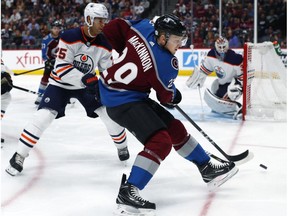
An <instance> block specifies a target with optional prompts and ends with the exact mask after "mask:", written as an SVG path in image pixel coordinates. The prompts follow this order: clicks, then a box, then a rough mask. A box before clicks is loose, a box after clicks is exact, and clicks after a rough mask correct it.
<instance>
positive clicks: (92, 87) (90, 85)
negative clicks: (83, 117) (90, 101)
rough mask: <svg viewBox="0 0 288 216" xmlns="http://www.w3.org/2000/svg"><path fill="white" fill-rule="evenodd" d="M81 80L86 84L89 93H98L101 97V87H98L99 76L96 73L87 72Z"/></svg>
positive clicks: (97, 95)
mask: <svg viewBox="0 0 288 216" xmlns="http://www.w3.org/2000/svg"><path fill="white" fill-rule="evenodd" d="M81 81H82V82H83V84H84V85H85V86H86V89H87V92H88V93H89V94H93V95H96V97H97V98H98V99H100V98H99V87H98V78H97V76H96V75H95V74H92V73H87V74H84V76H83V77H82V79H81Z"/></svg>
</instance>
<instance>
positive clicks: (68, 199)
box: [1, 75, 287, 216]
mask: <svg viewBox="0 0 288 216" xmlns="http://www.w3.org/2000/svg"><path fill="white" fill-rule="evenodd" d="M186 79H187V77H178V78H177V80H176V82H175V83H176V86H177V87H178V88H179V90H180V91H181V92H182V95H183V101H182V102H181V103H180V107H181V108H182V109H183V110H184V111H186V112H187V114H188V115H189V116H190V117H191V118H192V119H194V120H195V121H196V123H197V124H198V125H199V126H200V127H201V128H202V129H203V130H204V131H205V132H206V133H207V134H208V135H209V137H210V138H212V139H213V140H214V141H215V142H216V143H217V144H218V145H219V146H220V147H221V148H222V149H223V150H225V151H226V152H227V153H228V154H231V155H234V154H239V153H241V152H243V151H245V150H246V149H249V150H250V151H252V152H253V153H254V156H255V157H254V159H253V160H251V161H249V162H248V163H246V164H243V165H241V166H239V172H238V174H237V175H235V176H234V177H233V178H232V179H231V180H229V181H228V182H226V183H225V184H224V185H222V186H221V187H220V188H219V190H218V191H217V192H215V193H210V192H209V191H208V189H207V187H206V184H205V183H204V182H203V180H202V178H201V176H200V174H199V172H198V170H197V168H196V167H195V166H194V165H193V164H192V163H191V162H188V161H186V160H184V159H183V158H181V157H180V156H178V155H177V153H175V151H174V150H172V151H171V153H170V155H169V156H168V157H167V159H166V160H165V161H164V162H163V163H162V164H161V166H160V168H159V169H158V171H157V172H156V174H155V176H154V177H153V179H152V180H151V182H150V183H149V184H148V186H147V187H146V188H145V189H144V190H142V191H140V194H141V196H142V197H143V198H144V199H147V200H149V201H151V202H155V203H156V205H157V210H156V214H157V216H175V215H179V216H244V215H245V216H271V215H275V216H286V215H287V209H286V208H287V196H286V195H287V194H286V191H287V189H286V182H287V163H286V157H287V152H286V151H287V146H286V145H287V132H286V131H287V123H286V122H285V123H279V122H255V121H245V122H242V121H240V120H232V119H231V118H226V117H223V116H222V117H221V116H218V115H216V114H213V113H211V112H210V109H209V108H208V107H207V106H206V104H205V103H204V102H203V109H204V115H202V108H201V103H200V97H199V92H198V91H197V90H191V89H188V88H187V87H186V86H185V84H184V83H185V80H186ZM212 79H214V78H208V79H207V81H206V83H205V85H206V86H209V85H210V83H211V80H212ZM13 80H14V85H17V86H21V87H24V88H27V89H30V90H33V91H37V88H38V84H39V81H40V76H26V75H22V76H17V77H16V76H14V77H13ZM11 93H12V97H13V99H12V102H11V105H10V106H9V107H8V109H7V112H6V115H5V117H4V118H3V119H2V121H1V129H2V137H3V138H4V139H5V143H4V144H3V148H2V149H1V206H2V207H1V210H2V215H3V216H22V215H27V216H28V215H29V216H79V215H83V216H110V215H113V211H114V210H115V209H116V203H115V199H116V196H117V194H118V189H119V185H120V181H121V176H122V173H126V174H128V175H129V172H130V168H131V166H132V164H133V162H134V159H135V156H136V155H137V153H138V152H139V151H141V149H142V145H141V144H140V143H139V142H138V141H137V140H136V139H135V138H134V136H133V135H131V134H130V133H128V140H129V150H130V154H131V158H130V159H129V162H128V164H127V166H126V167H125V166H124V165H123V164H121V163H120V161H119V160H118V157H117V151H116V148H115V147H114V144H113V143H112V140H111V139H110V137H109V135H108V133H107V131H106V129H105V126H104V125H103V123H102V122H101V120H100V119H99V118H97V119H90V118H88V117H86V115H85V113H84V109H83V108H82V107H81V105H80V104H79V103H78V102H76V103H75V104H74V105H68V107H67V110H66V117H64V118H61V119H58V120H55V121H54V122H53V123H52V125H51V126H50V127H49V128H48V129H47V130H46V131H45V133H44V134H43V136H42V137H41V139H40V141H39V143H38V144H37V145H36V147H35V148H34V149H33V150H32V151H31V152H30V156H29V157H28V158H27V159H26V160H25V163H24V170H23V172H22V173H21V174H20V175H19V176H15V177H12V176H9V175H8V174H7V173H6V172H5V168H6V167H7V165H8V163H9V159H10V158H11V156H12V155H13V153H14V152H15V150H16V147H17V141H18V139H19V136H20V133H21V132H22V130H23V128H24V126H25V125H26V123H27V122H28V121H29V120H30V119H31V118H32V115H33V114H34V113H35V111H36V106H35V105H34V100H35V98H36V96H35V95H33V94H31V93H27V92H24V91H20V90H17V89H13V90H12V91H11ZM201 94H202V96H203V89H202V92H201ZM171 112H172V113H173V114H174V115H175V116H176V118H178V119H180V120H182V121H183V123H184V124H185V126H186V127H187V130H188V131H189V132H190V133H191V134H192V135H193V136H194V137H195V138H196V139H197V140H198V141H199V142H200V143H201V144H202V146H203V147H204V148H205V149H207V150H209V151H211V152H213V153H214V154H217V155H218V156H221V154H220V153H219V152H218V151H217V150H216V149H215V148H214V147H213V146H212V145H211V144H210V143H209V142H208V141H207V139H206V138H204V137H203V136H202V135H201V134H200V133H199V132H198V131H197V130H196V129H195V128H194V127H193V126H192V125H191V124H190V123H189V122H188V121H186V120H185V118H183V117H182V116H181V114H180V113H178V112H177V110H173V111H171ZM260 164H264V165H266V166H267V167H268V169H267V170H265V169H263V168H261V167H260V166H259V165H260Z"/></svg>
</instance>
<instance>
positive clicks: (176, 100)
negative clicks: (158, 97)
mask: <svg viewBox="0 0 288 216" xmlns="http://www.w3.org/2000/svg"><path fill="white" fill-rule="evenodd" d="M181 100H182V94H181V92H180V91H179V90H178V89H176V95H175V97H174V99H173V101H172V102H171V103H165V104H163V103H161V104H162V105H163V106H165V107H166V108H168V109H174V107H175V105H176V104H178V103H180V102H181Z"/></svg>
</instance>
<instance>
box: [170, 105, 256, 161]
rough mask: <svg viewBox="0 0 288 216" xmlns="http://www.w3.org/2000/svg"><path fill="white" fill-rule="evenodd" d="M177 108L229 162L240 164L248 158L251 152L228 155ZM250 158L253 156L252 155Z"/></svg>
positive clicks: (176, 106)
mask: <svg viewBox="0 0 288 216" xmlns="http://www.w3.org/2000/svg"><path fill="white" fill-rule="evenodd" d="M175 108H176V109H177V110H178V111H179V112H180V113H181V114H182V115H183V116H184V117H185V118H186V119H187V120H188V121H189V122H190V123H191V124H192V125H193V126H194V127H195V128H196V129H197V130H198V131H199V132H200V133H201V134H202V135H203V136H204V137H205V138H206V139H207V140H208V141H209V142H210V143H211V144H212V145H213V146H214V147H215V148H216V149H217V150H218V151H219V152H220V153H221V154H222V155H223V156H224V157H225V158H227V159H228V160H229V161H233V162H237V161H239V162H240V161H241V160H244V159H246V158H248V156H249V150H246V151H245V152H243V153H241V154H238V155H228V154H226V153H225V152H224V151H223V150H222V149H221V148H220V147H219V146H218V145H217V144H216V143H215V142H214V141H213V140H212V139H211V138H210V137H209V136H208V135H207V134H206V133H205V132H204V131H203V130H202V129H201V128H200V127H199V126H198V125H197V124H196V123H195V122H194V121H193V120H192V119H191V118H190V117H189V116H188V115H187V114H186V113H185V112H184V111H183V110H182V109H181V108H180V107H179V106H178V105H175ZM250 157H253V156H252V155H250ZM249 159H250V158H249Z"/></svg>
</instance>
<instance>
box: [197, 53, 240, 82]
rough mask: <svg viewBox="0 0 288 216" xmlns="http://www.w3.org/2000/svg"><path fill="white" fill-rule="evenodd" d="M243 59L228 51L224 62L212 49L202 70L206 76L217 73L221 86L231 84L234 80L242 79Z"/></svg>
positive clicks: (202, 65)
mask: <svg viewBox="0 0 288 216" xmlns="http://www.w3.org/2000/svg"><path fill="white" fill-rule="evenodd" d="M242 61H243V57H242V55H240V54H237V53H235V52H234V51H232V50H228V52H227V53H226V56H225V58H224V61H222V60H220V59H219V58H218V57H217V55H216V53H215V50H214V49H211V50H210V51H209V52H208V54H207V56H206V57H205V58H204V59H203V61H202V62H201V67H200V69H201V70H202V71H204V72H205V73H206V74H209V73H212V72H213V71H215V73H216V75H217V77H218V79H219V84H220V85H223V84H225V83H230V82H231V81H232V79H233V78H241V76H242V74H243V71H242Z"/></svg>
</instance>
